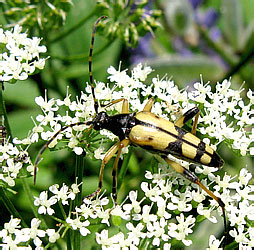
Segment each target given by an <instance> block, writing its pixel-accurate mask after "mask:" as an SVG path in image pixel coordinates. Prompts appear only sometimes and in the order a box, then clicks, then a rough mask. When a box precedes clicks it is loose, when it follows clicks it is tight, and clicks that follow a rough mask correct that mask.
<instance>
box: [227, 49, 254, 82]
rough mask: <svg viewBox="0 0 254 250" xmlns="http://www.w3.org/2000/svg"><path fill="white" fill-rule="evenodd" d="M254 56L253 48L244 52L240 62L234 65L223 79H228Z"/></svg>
mask: <svg viewBox="0 0 254 250" xmlns="http://www.w3.org/2000/svg"><path fill="white" fill-rule="evenodd" d="M253 56H254V50H253V48H251V49H250V50H249V51H247V52H246V53H244V54H243V55H242V57H241V58H240V60H239V62H238V63H236V64H235V65H233V66H232V67H231V69H230V71H229V72H227V73H226V75H225V76H224V77H223V78H222V79H228V78H229V77H231V76H233V75H234V74H236V73H237V72H238V71H239V70H240V69H241V68H242V67H243V66H244V65H245V64H246V63H247V62H248V61H249V60H251V59H252V58H253Z"/></svg>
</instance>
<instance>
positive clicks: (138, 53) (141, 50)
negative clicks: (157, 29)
mask: <svg viewBox="0 0 254 250" xmlns="http://www.w3.org/2000/svg"><path fill="white" fill-rule="evenodd" d="M151 38H152V35H151V34H150V33H148V34H146V35H145V36H144V37H142V38H140V40H139V43H138V47H137V48H136V49H134V50H131V54H132V56H131V58H130V60H131V63H132V64H136V63H140V62H142V61H143V60H144V59H145V58H151V57H154V56H155V54H154V52H153V51H152V49H151V44H150V41H151Z"/></svg>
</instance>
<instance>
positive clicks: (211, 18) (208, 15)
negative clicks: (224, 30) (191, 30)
mask: <svg viewBox="0 0 254 250" xmlns="http://www.w3.org/2000/svg"><path fill="white" fill-rule="evenodd" d="M218 17H219V14H218V12H217V11H216V10H215V9H212V8H210V9H208V10H207V11H206V12H205V13H202V14H198V15H197V22H198V23H199V24H200V25H201V26H204V27H206V28H211V27H212V26H214V25H215V24H216V22H217V20H218Z"/></svg>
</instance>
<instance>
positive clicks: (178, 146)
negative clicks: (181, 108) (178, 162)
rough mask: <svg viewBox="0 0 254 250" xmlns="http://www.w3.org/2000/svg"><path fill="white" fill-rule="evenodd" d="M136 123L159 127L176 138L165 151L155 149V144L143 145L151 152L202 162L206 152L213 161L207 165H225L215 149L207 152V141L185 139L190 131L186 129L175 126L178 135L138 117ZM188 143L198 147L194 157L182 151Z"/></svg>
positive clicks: (158, 128) (159, 129)
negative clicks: (189, 156) (198, 141)
mask: <svg viewBox="0 0 254 250" xmlns="http://www.w3.org/2000/svg"><path fill="white" fill-rule="evenodd" d="M135 125H141V126H145V127H152V128H154V129H157V130H158V131H162V132H164V133H166V134H168V135H170V136H172V137H174V138H175V139H176V141H175V142H171V143H169V145H168V147H167V148H166V149H165V150H164V151H160V150H158V149H155V148H154V147H153V146H148V145H142V146H141V147H142V148H144V149H146V150H148V151H150V152H155V153H158V154H160V155H167V154H171V155H174V156H175V157H177V158H181V159H184V160H186V161H191V162H197V163H200V158H201V157H202V155H203V154H204V153H205V154H207V155H209V156H210V157H211V161H210V163H209V164H207V166H210V167H221V166H222V165H223V163H224V162H223V160H222V159H221V158H220V156H219V155H218V154H217V153H216V152H215V151H214V152H213V153H212V154H211V153H209V152H207V151H206V150H205V143H204V142H202V141H201V142H200V143H199V145H198V146H197V145H195V144H194V143H192V142H190V141H188V140H186V139H184V135H185V134H187V133H188V132H187V131H185V130H184V129H182V128H180V127H178V126H175V129H176V131H177V133H178V134H177V135H176V134H174V133H172V132H170V131H167V130H165V129H163V128H160V127H157V126H155V125H153V124H150V123H147V122H143V121H140V120H138V119H137V117H135ZM183 143H186V144H188V145H190V146H191V147H193V148H195V149H197V155H196V157H195V158H194V159H190V158H187V157H184V155H183V152H182V144H183Z"/></svg>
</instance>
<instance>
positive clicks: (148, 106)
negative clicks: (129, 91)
mask: <svg viewBox="0 0 254 250" xmlns="http://www.w3.org/2000/svg"><path fill="white" fill-rule="evenodd" d="M153 103H154V99H153V98H150V99H149V100H148V101H147V103H146V105H145V107H144V109H143V111H148V112H151V110H152V107H153Z"/></svg>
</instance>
